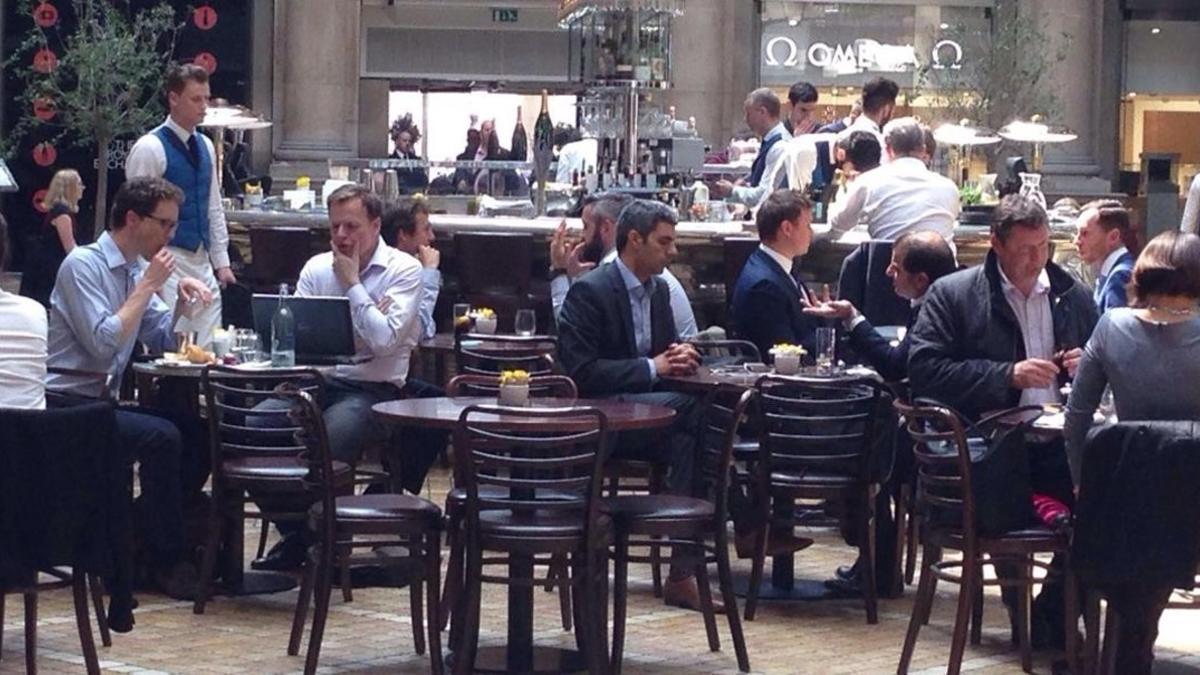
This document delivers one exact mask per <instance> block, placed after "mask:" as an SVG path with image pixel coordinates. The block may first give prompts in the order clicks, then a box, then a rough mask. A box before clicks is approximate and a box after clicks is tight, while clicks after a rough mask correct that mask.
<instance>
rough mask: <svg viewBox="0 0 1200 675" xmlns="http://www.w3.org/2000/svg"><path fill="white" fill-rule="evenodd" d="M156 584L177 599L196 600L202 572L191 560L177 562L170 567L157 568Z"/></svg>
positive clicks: (155, 572) (154, 575)
mask: <svg viewBox="0 0 1200 675" xmlns="http://www.w3.org/2000/svg"><path fill="white" fill-rule="evenodd" d="M153 578H154V585H155V586H156V587H158V590H160V591H162V592H163V593H165V594H166V595H168V596H170V597H172V598H174V599H176V600H195V599H196V593H197V591H198V589H199V588H200V573H199V572H197V571H196V566H195V565H193V564H192V563H190V562H177V563H175V564H174V565H171V566H170V567H168V568H165V569H160V570H155V571H154V573H153Z"/></svg>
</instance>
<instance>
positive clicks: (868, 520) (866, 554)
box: [858, 488, 879, 625]
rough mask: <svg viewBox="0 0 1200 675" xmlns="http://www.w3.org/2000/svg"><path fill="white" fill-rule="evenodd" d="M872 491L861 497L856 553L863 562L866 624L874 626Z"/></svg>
mask: <svg viewBox="0 0 1200 675" xmlns="http://www.w3.org/2000/svg"><path fill="white" fill-rule="evenodd" d="M872 493H873V489H872V488H867V490H866V491H865V492H864V493H863V495H862V505H861V507H860V510H861V511H862V514H863V515H862V519H861V521H860V523H859V524H860V526H861V527H862V530H861V532H862V536H860V537H859V541H860V542H861V544H860V546H859V549H858V553H859V556H860V558H861V559H862V561H863V563H862V564H863V566H862V567H861V568H860V569H861V570H862V575H863V577H862V578H863V583H862V586H863V603H864V604H865V605H866V610H867V623H868V624H871V625H874V624H877V623H879V589H878V587H877V584H876V582H875V499H874V497H873V496H872Z"/></svg>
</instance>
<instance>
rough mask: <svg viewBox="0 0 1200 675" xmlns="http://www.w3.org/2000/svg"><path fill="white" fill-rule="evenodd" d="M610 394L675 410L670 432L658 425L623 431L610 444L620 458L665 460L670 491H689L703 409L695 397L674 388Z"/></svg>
mask: <svg viewBox="0 0 1200 675" xmlns="http://www.w3.org/2000/svg"><path fill="white" fill-rule="evenodd" d="M610 398H613V399H615V400H618V401H628V402H631V403H648V404H651V405H661V406H665V407H667V408H671V409H672V410H674V411H675V420H674V422H672V424H671V428H670V429H669V430H668V432H667V433H665V434H664V433H663V432H662V430H657V429H656V430H654V431H630V432H622V433H619V434H617V436H616V438H614V439H613V440H612V441H611V442H610V446H609V447H611V448H612V454H613V456H615V457H618V458H622V457H623V458H627V459H640V460H646V461H656V462H657V461H661V462H665V463H666V464H667V466H668V468H669V471H668V473H667V491H668V492H670V493H671V494H675V495H690V494H691V493H692V474H693V471H694V467H695V464H696V427H697V424H698V423H699V419H698V416H699V415H700V413H701V411H700V405H699V404H698V403H697V401H696V398H695V397H693V396H689V395H688V394H681V393H679V392H674V391H653V392H647V393H644V394H617V395H616V396H612V397H610ZM664 441H665V443H664Z"/></svg>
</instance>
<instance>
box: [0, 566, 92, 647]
mask: <svg viewBox="0 0 1200 675" xmlns="http://www.w3.org/2000/svg"><path fill="white" fill-rule="evenodd" d="M88 588H90V589H91V591H92V604H93V605H94V606H95V608H96V627H97V628H99V629H100V644H102V645H104V646H105V647H111V646H112V631H111V630H110V629H109V626H108V610H107V609H105V607H104V582H103V581H101V580H100V577H98V576H96V575H95V574H89V575H88ZM0 621H3V619H2V618H0Z"/></svg>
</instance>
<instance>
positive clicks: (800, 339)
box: [730, 190, 820, 357]
mask: <svg viewBox="0 0 1200 675" xmlns="http://www.w3.org/2000/svg"><path fill="white" fill-rule="evenodd" d="M755 224H756V226H757V227H758V239H759V242H760V244H759V247H758V249H757V250H755V251H754V252H753V253H751V254H750V257H749V258H748V259H747V260H746V264H745V266H744V267H742V273H741V274H740V275H739V276H738V280H737V284H736V286H734V291H733V303H732V307H731V310H730V313H731V315H732V316H733V330H734V334H735V335H736V336H737V337H738V338H740V339H743V340H749V341H750V342H753V343H754V345H755V346H756V347H758V350H759V352H760V353H762V355H763V356H764V357H765V356H766V355H767V354H768V353H769V352H770V350H771V347H773V346H775V345H776V344H779V343H788V344H798V345H803V346H804V348H805V349H807V350H808V351H809V353H813V347H814V345H813V343H814V341H815V337H814V336H815V333H816V328H817V326H818V325H820V319H818V318H816V317H813V316H809V315H806V314H805V313H804V307H805V306H807V305H808V303H809V300H808V295H809V294H808V289H807V288H806V287H805V285H804V283H803V282H801V281H797V280H796V279H795V278H794V277H793V275H792V264H793V259H794V258H796V257H797V256H802V255H804V254H805V253H807V252H808V246H809V244H810V243H811V242H812V236H813V235H812V203H811V202H810V201H809V200H808V197H806V196H805V195H804V193H802V192H799V191H797V190H778V191H776V192H775V193H774V194H772V195H771V196H770V197H767V199H766V201H765V202H763V205H762V206H761V207H760V208H759V210H758V216H757V219H756V221H755Z"/></svg>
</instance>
